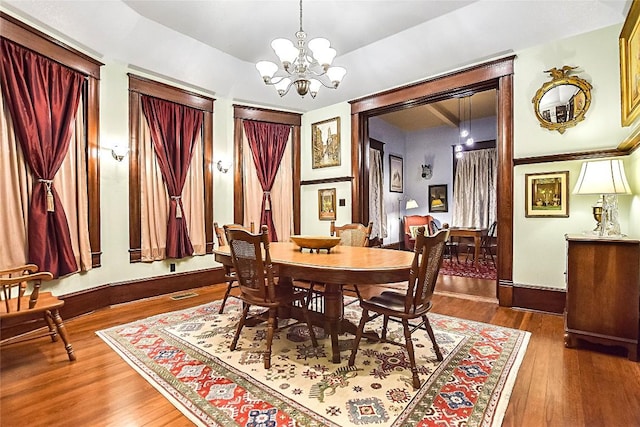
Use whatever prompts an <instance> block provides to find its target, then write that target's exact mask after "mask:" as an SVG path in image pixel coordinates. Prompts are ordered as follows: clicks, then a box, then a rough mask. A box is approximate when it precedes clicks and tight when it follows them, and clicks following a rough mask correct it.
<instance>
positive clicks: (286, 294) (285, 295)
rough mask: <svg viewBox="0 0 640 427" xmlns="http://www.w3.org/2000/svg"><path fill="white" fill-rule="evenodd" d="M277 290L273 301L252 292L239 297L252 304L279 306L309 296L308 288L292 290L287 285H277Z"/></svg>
mask: <svg viewBox="0 0 640 427" xmlns="http://www.w3.org/2000/svg"><path fill="white" fill-rule="evenodd" d="M275 291H276V296H275V299H274V300H273V301H271V302H269V301H265V300H263V299H260V298H256V297H254V296H253V295H251V294H240V295H238V298H239V299H241V300H242V301H244V302H246V303H247V304H251V305H260V306H262V307H279V306H282V305H289V304H291V303H292V302H293V301H300V300H304V299H306V297H307V291H306V290H299V291H293V292H291V290H290V289H287V288H286V287H285V286H275Z"/></svg>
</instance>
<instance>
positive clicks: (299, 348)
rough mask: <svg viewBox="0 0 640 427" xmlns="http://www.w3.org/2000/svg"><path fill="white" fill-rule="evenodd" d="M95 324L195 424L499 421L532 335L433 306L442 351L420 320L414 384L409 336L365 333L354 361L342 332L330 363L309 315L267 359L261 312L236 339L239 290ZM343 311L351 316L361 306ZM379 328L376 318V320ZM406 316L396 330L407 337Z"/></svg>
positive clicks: (279, 338)
mask: <svg viewBox="0 0 640 427" xmlns="http://www.w3.org/2000/svg"><path fill="white" fill-rule="evenodd" d="M218 307H219V303H217V302H216V303H211V304H207V305H203V306H200V307H196V308H192V309H188V310H184V311H179V312H173V313H166V314H162V315H159V316H155V317H152V318H148V319H144V320H141V321H138V322H133V323H130V324H127V325H123V326H118V327H114V328H111V329H108V330H103V331H99V332H98V335H99V336H100V337H101V338H102V339H103V340H104V341H105V342H106V343H107V344H109V345H110V346H111V347H112V348H113V349H114V350H115V351H116V352H118V353H119V354H120V355H121V356H122V358H123V359H124V360H125V361H127V362H128V363H129V364H130V365H131V366H132V367H133V368H134V369H136V370H137V371H138V372H139V373H140V374H141V375H142V376H143V377H144V378H145V379H147V380H148V381H149V382H150V383H151V384H152V385H153V386H154V387H155V388H156V389H158V390H159V391H160V392H161V393H162V394H163V395H164V396H166V397H167V399H169V400H170V401H171V402H172V403H173V404H174V405H175V406H176V407H177V408H178V409H179V410H180V411H181V412H183V413H184V414H185V415H186V416H187V417H189V419H191V420H192V421H193V422H194V423H196V424H197V425H222V426H233V425H240V426H247V427H275V426H340V427H344V426H363V425H364V426H367V425H376V426H428V425H432V426H435V425H438V426H445V425H457V426H462V425H465V426H491V425H500V423H501V421H502V418H503V416H504V412H505V410H506V407H507V403H508V400H509V397H510V393H511V390H512V388H513V383H514V381H515V378H516V375H517V372H518V369H519V367H520V363H521V361H522V358H523V357H524V353H525V351H526V347H527V343H528V340H529V333H528V332H524V331H519V330H515V329H508V328H501V327H498V326H493V325H488V324H483V323H477V322H471V321H467V320H462V319H456V318H452V317H446V316H441V315H436V314H430V315H429V318H430V320H431V324H432V326H433V329H434V331H435V335H436V339H437V341H438V343H439V345H440V348H441V350H442V353H443V356H444V361H442V362H438V361H437V360H436V358H435V354H434V352H433V348H432V346H431V342H430V341H429V338H428V335H427V333H426V332H425V331H423V330H419V331H416V332H414V334H413V339H414V347H415V350H416V360H417V361H418V365H419V371H420V379H421V382H422V386H421V388H420V389H419V390H414V389H413V388H412V386H411V372H410V370H409V369H407V366H408V356H407V354H406V352H405V351H404V349H403V347H398V346H394V345H389V344H380V343H376V342H367V340H365V339H364V338H363V340H362V342H361V348H360V350H359V351H358V354H357V357H356V365H355V366H354V367H353V368H349V367H348V366H347V359H348V357H349V354H350V347H351V343H352V340H353V336H351V335H347V334H345V335H341V336H340V342H341V348H344V350H343V351H342V352H341V357H342V362H341V363H340V364H332V363H330V362H329V360H328V357H329V355H330V353H331V348H330V345H331V344H330V340H329V339H328V338H327V337H325V336H324V335H323V331H322V329H320V328H317V331H318V332H317V334H318V338H319V346H318V347H317V348H314V347H313V346H312V345H311V341H310V340H309V339H308V330H307V329H306V326H305V325H294V326H292V327H290V328H286V329H283V330H281V331H280V332H278V333H276V334H275V337H274V342H273V355H272V367H271V369H269V370H265V369H264V367H263V362H262V353H261V352H260V351H261V350H263V348H264V337H265V327H264V323H262V324H260V325H258V326H255V327H245V328H244V329H243V331H242V334H241V338H240V341H239V343H238V349H237V350H236V351H233V352H232V351H229V344H230V342H231V339H232V337H233V335H234V332H235V327H236V325H237V321H238V319H239V316H240V303H239V301H238V300H237V299H235V298H232V299H230V300H229V301H228V302H227V306H226V307H225V314H223V315H218V314H217V312H218ZM345 311H346V313H345V315H346V316H347V317H348V318H349V319H351V320H352V321H354V322H357V321H358V320H359V318H360V309H359V308H358V307H357V304H352V305H350V306H348V307H347V308H346V309H345ZM370 324H371V325H372V326H374V327H375V328H377V327H378V326H379V325H375V322H370ZM399 326H400V325H394V324H393V322H390V324H389V338H394V339H396V340H400V341H401V342H402V339H403V334H402V332H401V327H399Z"/></svg>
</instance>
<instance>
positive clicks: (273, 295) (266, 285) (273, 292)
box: [224, 225, 318, 369]
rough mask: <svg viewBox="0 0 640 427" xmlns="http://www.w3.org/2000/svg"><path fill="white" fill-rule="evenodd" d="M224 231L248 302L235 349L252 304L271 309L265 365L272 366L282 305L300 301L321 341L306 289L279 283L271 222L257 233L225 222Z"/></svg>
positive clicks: (314, 336) (312, 338)
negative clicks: (273, 259)
mask: <svg viewBox="0 0 640 427" xmlns="http://www.w3.org/2000/svg"><path fill="white" fill-rule="evenodd" d="M224 232H225V236H226V238H227V242H228V243H229V249H230V251H231V259H232V261H233V267H234V268H235V273H236V280H237V281H238V285H239V288H240V296H239V297H238V298H240V299H241V300H242V301H243V302H244V309H243V311H242V317H241V318H240V321H239V322H238V329H237V330H236V334H235V336H234V337H233V341H232V342H231V347H230V348H231V351H233V350H235V349H236V345H237V344H238V339H239V338H240V332H241V331H242V328H243V327H244V325H245V323H246V321H247V318H248V317H249V308H250V307H251V306H252V305H255V306H259V307H264V308H267V309H269V320H268V323H267V349H266V351H265V356H264V367H265V369H269V368H270V367H271V344H272V341H273V334H274V332H275V330H276V329H277V325H278V322H277V316H278V309H279V308H281V307H291V306H292V305H293V303H294V302H299V307H300V309H301V310H302V314H303V316H304V320H305V322H306V323H307V327H308V328H309V336H310V337H311V342H312V344H313V346H314V347H317V346H318V341H317V340H316V335H315V332H314V331H313V326H312V325H311V319H310V318H309V311H308V309H307V304H306V302H305V298H306V292H304V290H300V289H295V288H293V287H292V286H285V285H282V286H278V285H276V283H275V278H274V274H273V265H272V264H271V256H270V254H269V231H268V228H267V226H266V225H263V226H262V229H261V232H260V233H258V234H253V233H250V232H248V231H246V230H243V229H241V228H237V227H236V228H233V227H229V226H226V225H225V226H224ZM289 326H291V325H289Z"/></svg>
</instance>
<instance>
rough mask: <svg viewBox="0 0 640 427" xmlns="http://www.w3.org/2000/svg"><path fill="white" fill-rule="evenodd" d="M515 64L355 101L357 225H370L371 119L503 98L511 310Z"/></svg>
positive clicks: (506, 283) (501, 224) (501, 193)
mask: <svg viewBox="0 0 640 427" xmlns="http://www.w3.org/2000/svg"><path fill="white" fill-rule="evenodd" d="M513 60H514V57H513V56H512V57H508V58H505V59H500V60H496V61H492V62H489V63H485V64H481V65H478V66H475V67H472V68H469V69H465V70H462V71H458V72H455V73H451V74H448V75H445V76H442V77H438V78H434V79H431V80H427V81H424V82H420V83H416V84H412V85H409V86H405V87H402V88H398V89H395V90H392V91H388V92H383V93H380V94H377V95H372V96H369V97H366V98H362V99H358V100H355V101H351V120H352V122H351V124H352V128H351V134H352V159H356V160H354V161H353V163H352V169H353V176H354V185H353V186H352V219H353V220H354V221H360V222H363V223H367V222H368V221H369V200H368V194H369V183H368V179H367V178H368V176H369V126H368V124H369V119H370V118H371V117H376V116H378V115H380V114H385V113H391V112H394V111H401V110H403V109H407V108H411V107H414V106H417V105H423V104H429V103H433V102H437V101H441V100H445V99H449V98H452V97H455V96H461V95H462V94H464V93H469V92H471V93H473V92H482V91H485V90H489V89H495V90H496V95H497V122H498V124H497V140H496V145H497V149H498V177H497V199H498V207H497V220H498V236H500V237H499V240H498V254H499V256H498V262H497V264H498V265H497V278H496V280H495V295H496V296H497V298H498V301H499V303H500V305H503V306H511V298H512V297H511V295H512V292H511V290H512V277H513V235H512V225H513V209H512V206H513V194H512V188H513V148H512V147H513V141H512V140H513V131H512V128H513V123H512V116H513V107H512V102H513Z"/></svg>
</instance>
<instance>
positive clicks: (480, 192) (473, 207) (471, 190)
mask: <svg viewBox="0 0 640 427" xmlns="http://www.w3.org/2000/svg"><path fill="white" fill-rule="evenodd" d="M497 165H498V163H497V150H496V149H495V148H488V149H485V150H474V151H467V152H464V153H463V157H462V158H461V159H459V160H458V165H457V167H456V177H455V184H454V189H453V224H452V225H453V226H456V227H475V228H488V227H489V225H490V224H492V223H493V222H494V221H495V220H496V212H497V202H496V195H497V191H496V176H497Z"/></svg>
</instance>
